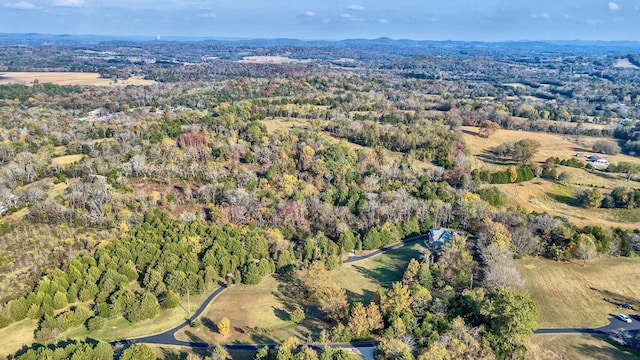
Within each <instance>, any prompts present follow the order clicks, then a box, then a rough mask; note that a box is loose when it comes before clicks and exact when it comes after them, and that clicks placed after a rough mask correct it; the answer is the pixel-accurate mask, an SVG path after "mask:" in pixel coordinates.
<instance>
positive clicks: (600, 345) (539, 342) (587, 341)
mask: <svg viewBox="0 0 640 360" xmlns="http://www.w3.org/2000/svg"><path fill="white" fill-rule="evenodd" d="M526 345H527V349H528V351H527V356H526V359H528V360H565V359H575V360H582V359H584V360H587V359H589V360H590V359H598V360H631V359H638V355H637V354H635V353H634V352H632V351H630V350H629V348H624V347H621V346H617V345H615V344H613V343H612V342H611V341H610V340H609V339H608V338H606V337H604V336H592V335H586V334H544V335H534V336H530V337H529V338H528V339H527V340H526Z"/></svg>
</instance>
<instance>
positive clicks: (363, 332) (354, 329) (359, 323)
mask: <svg viewBox="0 0 640 360" xmlns="http://www.w3.org/2000/svg"><path fill="white" fill-rule="evenodd" d="M347 327H348V328H349V330H350V331H351V335H353V338H354V339H365V338H367V337H368V336H369V335H370V332H369V323H368V321H367V310H366V309H365V307H364V305H362V303H361V302H359V301H358V302H355V303H354V304H353V306H352V307H351V316H350V317H349V322H348V324H347Z"/></svg>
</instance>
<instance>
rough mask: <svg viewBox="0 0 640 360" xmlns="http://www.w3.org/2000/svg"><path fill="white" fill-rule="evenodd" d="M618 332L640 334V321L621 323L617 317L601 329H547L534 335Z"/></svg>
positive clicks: (606, 333)
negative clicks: (624, 331)
mask: <svg viewBox="0 0 640 360" xmlns="http://www.w3.org/2000/svg"><path fill="white" fill-rule="evenodd" d="M616 330H626V331H629V332H631V333H634V334H635V333H639V332H640V321H637V320H632V322H631V323H630V324H629V323H626V322H623V321H621V320H620V319H618V318H617V317H615V316H611V317H609V324H608V325H605V326H602V327H599V328H547V329H538V330H536V331H534V334H596V335H609V334H611V333H612V332H614V331H616Z"/></svg>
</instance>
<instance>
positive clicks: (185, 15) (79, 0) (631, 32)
mask: <svg viewBox="0 0 640 360" xmlns="http://www.w3.org/2000/svg"><path fill="white" fill-rule="evenodd" d="M638 25H640V1H638V0H616V1H607V0H604V1H603V0H438V1H433V0H345V1H342V0H253V1H250V0H211V1H207V0H202V1H197V0H187V1H177V0H0V32H3V33H47V34H95V35H115V36H125V35H136V36H149V37H150V38H157V37H160V38H162V37H163V36H164V37H168V36H193V37H208V38H295V39H306V40H312V39H317V40H338V39H353V38H368V39H373V38H379V37H389V38H392V39H414V40H465V41H476V40H479V41H504V40H640V28H639V27H638Z"/></svg>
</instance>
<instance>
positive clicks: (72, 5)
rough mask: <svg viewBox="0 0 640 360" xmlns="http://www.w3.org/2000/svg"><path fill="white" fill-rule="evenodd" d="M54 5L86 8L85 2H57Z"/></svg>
mask: <svg viewBox="0 0 640 360" xmlns="http://www.w3.org/2000/svg"><path fill="white" fill-rule="evenodd" d="M53 5H55V6H65V7H80V6H84V0H55V1H54V2H53Z"/></svg>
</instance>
